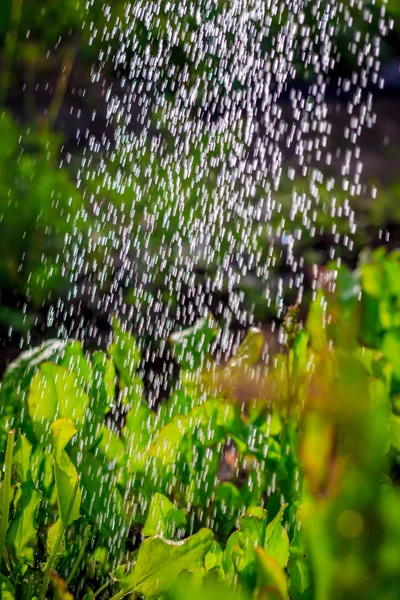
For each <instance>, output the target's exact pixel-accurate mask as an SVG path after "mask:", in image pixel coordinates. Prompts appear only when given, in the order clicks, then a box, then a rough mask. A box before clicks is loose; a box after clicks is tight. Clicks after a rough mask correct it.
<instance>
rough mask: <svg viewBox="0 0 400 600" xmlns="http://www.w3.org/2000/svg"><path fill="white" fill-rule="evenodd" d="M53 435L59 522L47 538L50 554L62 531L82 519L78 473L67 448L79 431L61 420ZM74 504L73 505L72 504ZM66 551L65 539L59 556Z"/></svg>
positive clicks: (53, 428)
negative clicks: (77, 485)
mask: <svg viewBox="0 0 400 600" xmlns="http://www.w3.org/2000/svg"><path fill="white" fill-rule="evenodd" d="M51 431H52V435H53V456H54V475H55V486H56V492H57V505H58V514H59V518H58V521H56V523H55V524H54V525H53V526H52V527H51V528H50V530H49V533H48V536H47V550H48V553H49V554H51V552H52V551H53V550H54V549H55V547H56V543H57V539H58V537H59V536H60V535H61V532H62V529H63V528H64V529H65V528H66V527H67V526H68V525H70V524H71V523H72V522H73V521H76V520H77V519H79V517H80V506H81V491H80V489H79V487H78V489H77V490H76V484H77V481H78V473H77V470H76V468H75V466H74V464H73V463H72V462H71V459H70V458H69V456H68V454H67V453H66V451H65V447H66V445H67V444H68V442H69V441H70V440H71V439H72V438H73V436H74V435H75V434H76V432H77V430H76V428H75V426H74V424H73V422H72V421H71V419H59V420H58V421H55V422H54V423H53V424H52V426H51ZM71 503H72V504H71ZM63 551H64V539H62V541H61V544H60V545H59V550H58V552H59V554H62V552H63Z"/></svg>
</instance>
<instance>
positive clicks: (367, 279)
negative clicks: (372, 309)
mask: <svg viewBox="0 0 400 600" xmlns="http://www.w3.org/2000/svg"><path fill="white" fill-rule="evenodd" d="M361 282H362V287H363V289H364V290H365V291H366V292H367V294H368V295H369V296H371V297H372V298H381V297H382V295H384V294H385V280H384V274H383V272H382V270H381V268H380V266H379V265H378V264H376V263H375V264H373V263H367V264H364V265H362V267H361Z"/></svg>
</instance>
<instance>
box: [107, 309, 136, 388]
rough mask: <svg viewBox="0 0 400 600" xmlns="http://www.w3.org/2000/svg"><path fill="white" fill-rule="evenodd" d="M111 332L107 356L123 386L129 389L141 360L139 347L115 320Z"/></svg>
mask: <svg viewBox="0 0 400 600" xmlns="http://www.w3.org/2000/svg"><path fill="white" fill-rule="evenodd" d="M113 332H114V342H113V343H112V345H111V346H110V348H109V350H108V354H109V356H111V358H112V359H113V361H114V363H115V366H116V367H117V369H118V372H119V374H120V376H121V379H122V381H123V383H124V385H125V386H126V387H130V386H131V385H132V383H133V380H134V377H135V373H136V369H137V368H138V366H139V363H140V360H141V354H140V350H139V346H138V345H137V343H136V341H135V339H134V337H133V336H132V335H131V334H130V333H128V332H127V331H124V329H123V328H122V325H121V324H120V323H119V322H118V320H117V319H114V321H113Z"/></svg>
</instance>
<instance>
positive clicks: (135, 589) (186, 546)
mask: <svg viewBox="0 0 400 600" xmlns="http://www.w3.org/2000/svg"><path fill="white" fill-rule="evenodd" d="M213 539H214V536H213V533H212V531H210V530H209V529H201V530H200V531H198V532H197V533H195V534H194V535H192V536H190V537H189V538H187V539H185V540H183V541H181V542H171V541H167V540H164V539H162V538H160V537H150V538H147V539H146V540H145V541H144V542H143V544H142V545H141V547H140V549H139V554H138V557H137V562H136V565H135V567H134V569H133V571H132V573H130V574H129V575H127V576H125V577H123V578H122V579H120V580H119V585H120V587H121V591H122V592H123V593H124V596H125V595H128V594H130V593H133V594H135V595H139V594H143V596H145V597H146V599H147V600H153V599H155V598H158V597H159V596H160V595H162V594H163V593H165V592H166V591H167V590H168V589H169V588H170V586H171V585H172V584H173V583H174V581H175V579H176V577H177V575H178V574H179V573H180V572H181V571H183V570H185V569H189V570H194V569H198V568H201V567H203V566H204V557H205V555H206V554H207V552H208V551H209V549H210V547H211V544H212V542H213ZM124 596H119V597H120V598H122V597H124Z"/></svg>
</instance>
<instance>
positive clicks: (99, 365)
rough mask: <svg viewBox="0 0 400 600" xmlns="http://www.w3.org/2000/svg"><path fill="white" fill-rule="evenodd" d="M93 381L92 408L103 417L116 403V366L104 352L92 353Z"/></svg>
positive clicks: (98, 415)
mask: <svg viewBox="0 0 400 600" xmlns="http://www.w3.org/2000/svg"><path fill="white" fill-rule="evenodd" d="M92 365H93V383H92V402H91V404H90V410H91V412H93V413H94V414H95V415H96V417H97V418H98V419H103V418H104V416H105V415H106V413H107V412H108V411H109V410H110V409H111V408H112V407H113V405H114V404H115V393H116V392H115V367H114V363H113V361H112V360H111V359H110V358H108V357H107V355H106V354H104V352H100V351H97V352H94V353H93V354H92Z"/></svg>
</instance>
